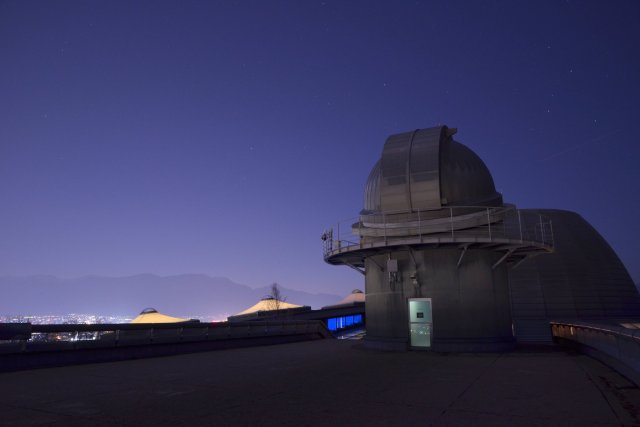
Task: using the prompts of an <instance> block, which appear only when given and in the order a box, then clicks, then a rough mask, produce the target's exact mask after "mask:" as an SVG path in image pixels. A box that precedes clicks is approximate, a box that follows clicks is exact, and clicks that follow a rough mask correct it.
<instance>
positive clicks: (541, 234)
mask: <svg viewBox="0 0 640 427" xmlns="http://www.w3.org/2000/svg"><path fill="white" fill-rule="evenodd" d="M538 217H539V219H540V240H542V243H544V224H543V223H542V215H541V214H538Z"/></svg>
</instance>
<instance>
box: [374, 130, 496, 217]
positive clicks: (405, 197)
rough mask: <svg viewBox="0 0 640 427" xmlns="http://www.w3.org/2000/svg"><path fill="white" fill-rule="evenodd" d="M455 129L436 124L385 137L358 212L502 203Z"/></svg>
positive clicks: (488, 175)
mask: <svg viewBox="0 0 640 427" xmlns="http://www.w3.org/2000/svg"><path fill="white" fill-rule="evenodd" d="M455 133H456V129H454V128H447V127H446V126H439V127H434V128H428V129H418V130H416V131H413V132H406V133H401V134H397V135H391V136H390V137H389V138H388V139H387V141H386V143H385V145H384V149H383V151H382V157H381V158H380V160H378V162H376V164H375V165H374V166H373V169H372V170H371V173H370V174H369V178H368V179H367V184H366V186H365V194H364V210H363V211H362V214H368V213H376V212H384V213H402V212H416V211H423V210H438V209H441V208H442V207H448V206H500V205H502V195H501V194H500V193H498V192H497V191H496V188H495V185H494V183H493V178H492V176H491V173H490V172H489V169H488V168H487V166H486V165H485V164H484V162H483V161H482V159H480V157H478V155H477V154H475V153H474V152H473V151H472V150H470V149H469V148H467V147H466V146H464V145H462V144H461V143H459V142H457V141H454V139H453V138H452V137H453V135H454V134H455Z"/></svg>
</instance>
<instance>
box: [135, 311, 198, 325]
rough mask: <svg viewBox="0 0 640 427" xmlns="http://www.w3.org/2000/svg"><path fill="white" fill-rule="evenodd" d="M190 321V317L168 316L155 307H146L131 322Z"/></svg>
mask: <svg viewBox="0 0 640 427" xmlns="http://www.w3.org/2000/svg"><path fill="white" fill-rule="evenodd" d="M190 321H191V320H190V319H183V318H181V317H172V316H167V315H166V314H162V313H158V310H156V309H155V308H145V309H144V310H142V311H141V312H140V314H139V315H138V317H136V318H135V319H133V320H132V321H131V323H179V322H190Z"/></svg>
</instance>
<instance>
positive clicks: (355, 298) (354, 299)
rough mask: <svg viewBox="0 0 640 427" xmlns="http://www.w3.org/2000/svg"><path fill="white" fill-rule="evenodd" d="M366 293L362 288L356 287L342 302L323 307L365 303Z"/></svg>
mask: <svg viewBox="0 0 640 427" xmlns="http://www.w3.org/2000/svg"><path fill="white" fill-rule="evenodd" d="M364 302H365V294H364V292H362V291H361V290H360V289H354V290H353V291H352V292H351V293H350V294H349V295H347V296H346V297H344V298H343V299H342V300H341V301H340V302H338V303H336V304H331V305H327V306H324V307H322V308H338V307H348V306H352V305H358V304H364Z"/></svg>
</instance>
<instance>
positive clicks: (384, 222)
mask: <svg viewBox="0 0 640 427" xmlns="http://www.w3.org/2000/svg"><path fill="white" fill-rule="evenodd" d="M382 225H383V228H384V244H385V245H386V244H387V220H386V218H385V216H384V212H383V213H382Z"/></svg>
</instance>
